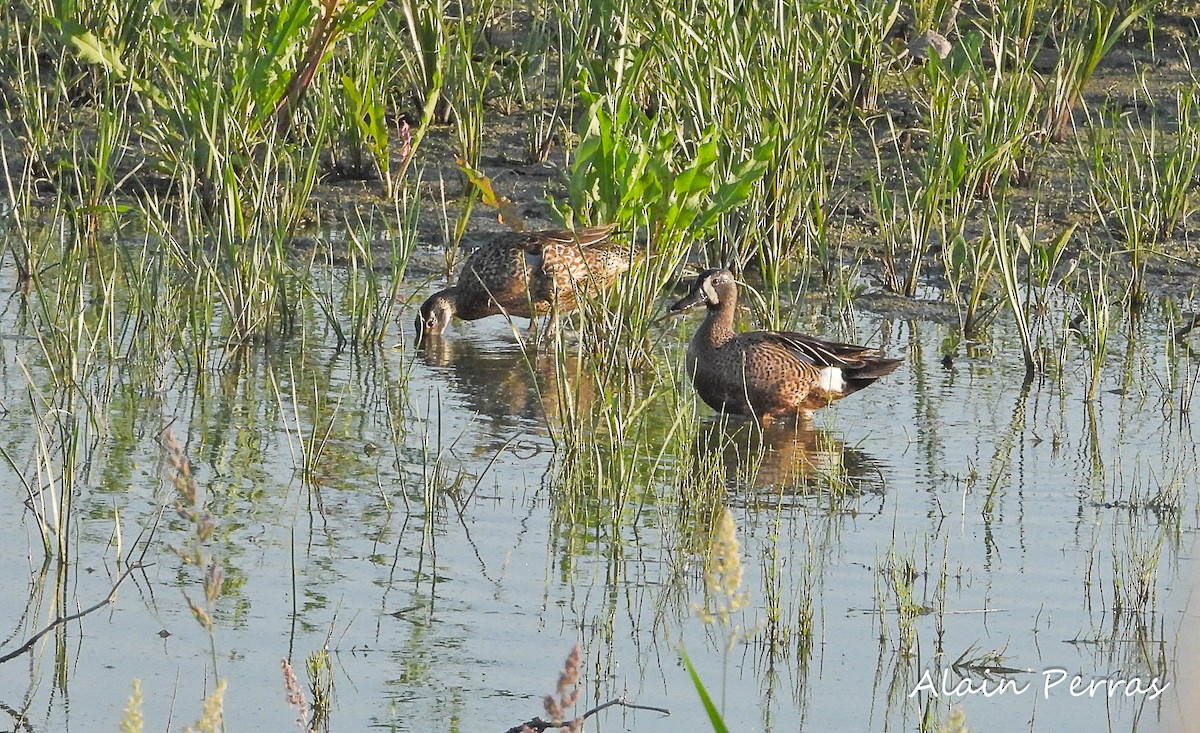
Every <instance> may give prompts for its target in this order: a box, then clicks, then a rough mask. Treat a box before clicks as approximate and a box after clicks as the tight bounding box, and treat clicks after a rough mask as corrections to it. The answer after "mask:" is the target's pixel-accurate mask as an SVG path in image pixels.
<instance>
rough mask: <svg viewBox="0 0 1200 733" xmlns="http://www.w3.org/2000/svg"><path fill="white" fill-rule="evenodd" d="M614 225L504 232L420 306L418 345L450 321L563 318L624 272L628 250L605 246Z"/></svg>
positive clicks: (617, 246) (627, 265) (628, 263)
mask: <svg viewBox="0 0 1200 733" xmlns="http://www.w3.org/2000/svg"><path fill="white" fill-rule="evenodd" d="M613 228H614V225H612V224H608V225H605V226H598V227H591V228H588V229H577V230H575V231H571V230H547V231H541V232H507V233H505V234H501V235H499V236H497V237H495V238H494V239H492V240H490V241H488V242H486V243H484V244H483V245H481V246H480V247H479V248H478V249H476V250H475V251H474V252H472V253H471V256H470V257H468V258H467V261H466V262H465V263H463V266H462V270H460V271H459V273H458V282H457V284H456V285H454V287H450V288H446V289H444V290H439V291H438V292H436V293H434V294H433V295H431V296H429V299H428V300H426V301H425V303H424V304H423V305H422V306H421V313H420V315H418V316H417V323H416V325H417V340H420V339H422V338H424V337H426V336H437V335H439V334H441V333H442V332H443V331H445V330H446V326H448V325H449V324H450V318H451V317H452V316H458V317H459V318H461V319H463V320H467V321H473V320H475V319H476V318H484V317H485V316H493V315H496V314H498V313H508V314H509V315H512V316H521V317H522V318H529V319H530V320H531V323H530V325H531V326H532V325H533V323H532V322H534V321H536V319H537V317H538V316H544V315H547V314H550V315H551V316H553V315H555V314H558V313H566V312H568V311H571V310H573V309H574V308H575V306H576V301H577V299H578V297H579V296H580V295H586V294H587V293H589V292H590V293H594V292H596V290H599V289H603V288H606V287H608V286H609V285H611V284H612V282H613V281H614V280H615V279H616V278H617V276H618V275H620V274H621V273H622V272H625V271H626V270H628V269H629V265H630V250H629V248H628V247H626V246H623V245H618V244H615V243H613V242H610V241H609V239H608V236H609V234H611V233H612V231H613Z"/></svg>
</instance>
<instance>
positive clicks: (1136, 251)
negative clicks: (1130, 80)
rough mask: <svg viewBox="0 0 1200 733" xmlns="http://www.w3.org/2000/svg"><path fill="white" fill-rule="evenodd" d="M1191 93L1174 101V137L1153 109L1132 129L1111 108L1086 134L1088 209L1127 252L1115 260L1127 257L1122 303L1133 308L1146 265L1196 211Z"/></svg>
mask: <svg viewBox="0 0 1200 733" xmlns="http://www.w3.org/2000/svg"><path fill="white" fill-rule="evenodd" d="M1196 94H1197V92H1196V86H1195V85H1194V84H1193V85H1192V86H1191V87H1189V88H1186V89H1184V90H1182V91H1180V92H1179V93H1178V94H1177V96H1176V107H1177V118H1176V119H1177V123H1176V124H1177V126H1176V132H1175V134H1174V135H1171V134H1169V133H1168V132H1166V131H1165V130H1163V129H1161V128H1160V124H1161V123H1160V122H1159V121H1158V118H1157V115H1156V114H1154V113H1153V109H1152V110H1151V114H1150V115H1149V120H1147V121H1142V120H1137V121H1136V122H1137V124H1135V120H1134V119H1133V117H1132V116H1131V115H1127V114H1124V113H1119V112H1117V111H1115V110H1113V109H1111V108H1109V109H1108V110H1106V111H1105V112H1104V113H1103V114H1102V115H1101V117H1102V120H1103V121H1102V123H1101V124H1098V125H1093V126H1091V127H1089V128H1088V130H1089V147H1088V148H1087V149H1086V150H1085V154H1087V155H1089V158H1090V160H1091V163H1092V165H1091V170H1090V172H1091V195H1092V205H1093V207H1094V208H1095V210H1096V212H1097V214H1098V215H1099V216H1100V217H1101V220H1102V221H1103V222H1104V223H1105V225H1106V226H1107V227H1108V228H1109V230H1110V231H1113V232H1114V234H1116V235H1117V236H1118V238H1119V240H1118V241H1121V242H1123V243H1124V245H1125V246H1124V248H1122V249H1117V250H1116V251H1115V252H1114V254H1119V255H1123V256H1124V257H1126V258H1128V261H1129V271H1130V274H1129V282H1128V285H1127V287H1126V291H1125V296H1124V300H1125V301H1126V302H1128V303H1129V304H1130V305H1131V306H1132V307H1134V308H1139V307H1141V306H1142V305H1144V304H1145V302H1146V298H1147V294H1146V282H1145V279H1146V266H1147V260H1148V259H1149V257H1150V256H1151V255H1152V254H1154V253H1155V250H1156V249H1157V248H1158V246H1159V245H1160V244H1161V243H1162V242H1163V241H1164V240H1165V239H1166V238H1168V237H1169V236H1170V235H1171V234H1172V232H1173V231H1174V229H1175V228H1176V226H1178V224H1179V223H1180V222H1181V221H1182V220H1183V219H1184V218H1185V217H1186V216H1187V215H1188V214H1190V213H1191V212H1192V211H1193V210H1194V204H1193V203H1192V199H1191V195H1192V190H1193V188H1194V181H1195V178H1196V174H1197V170H1200V122H1198V119H1197V118H1198V116H1200V112H1198V111H1197V100H1196Z"/></svg>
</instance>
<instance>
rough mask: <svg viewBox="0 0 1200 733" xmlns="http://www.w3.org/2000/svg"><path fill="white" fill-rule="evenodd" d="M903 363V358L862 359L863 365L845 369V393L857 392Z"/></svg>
mask: <svg viewBox="0 0 1200 733" xmlns="http://www.w3.org/2000/svg"><path fill="white" fill-rule="evenodd" d="M903 363H904V360H903V359H880V358H872V359H864V360H863V365H862V366H860V367H855V368H853V369H846V370H845V371H844V373H843V378H844V379H845V380H846V394H850V393H851V392H857V391H858V390H860V389H862V388H863V387H866V386H868V385H870V384H872V383H873V382H875V380H877V379H879V378H880V377H886V376H887V375H889V374H891V373H892V372H894V371H896V369H897V368H898V367H899V366H900V365H901V364H903Z"/></svg>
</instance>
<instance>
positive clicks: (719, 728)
mask: <svg viewBox="0 0 1200 733" xmlns="http://www.w3.org/2000/svg"><path fill="white" fill-rule="evenodd" d="M679 653H680V655H682V656H683V664H684V666H686V667H687V671H688V674H689V675H691V676H692V684H693V685H695V686H696V693H697V694H699V695H700V702H701V703H703V704H704V711H705V712H707V713H708V721H709V722H710V723H712V727H713V730H714V731H716V733H729V728H727V727H725V721H724V720H722V718H721V712H720V711H719V710H717V706H716V705H715V704H714V703H713V701H712V698H711V697H709V696H708V690H706V689H704V683H703V682H701V681H700V675H698V674H696V668H695V667H693V666H692V660H690V659H688V655H687V652H685V651H684V650H683V649H680V650H679Z"/></svg>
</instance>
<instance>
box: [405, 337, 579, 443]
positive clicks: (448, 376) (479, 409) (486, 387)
mask: <svg viewBox="0 0 1200 733" xmlns="http://www.w3.org/2000/svg"><path fill="white" fill-rule="evenodd" d="M418 353H419V354H420V358H421V360H422V361H423V362H424V363H425V365H426V366H429V367H431V368H433V369H435V370H437V371H438V372H439V376H438V378H439V380H440V379H443V378H444V379H445V381H446V382H447V383H448V384H449V385H450V386H451V388H452V389H453V390H454V393H455V395H456V396H457V398H458V401H459V402H460V404H462V405H463V407H464V409H466V410H468V411H470V412H473V413H476V414H479V415H483V416H487V417H490V418H492V419H493V420H495V421H496V422H499V423H502V424H503V423H508V422H525V423H530V422H532V423H537V424H539V425H545V424H546V422H547V421H550V422H551V423H552V424H561V423H562V422H563V420H564V419H565V418H566V417H567V416H570V415H574V414H579V413H580V412H581V411H584V410H587V409H588V407H589V405H591V404H592V403H593V402H594V400H595V397H596V389H595V383H594V382H593V381H592V379H591V378H590V377H589V376H588V374H587V370H586V369H584V368H583V364H582V362H581V360H580V358H579V357H578V356H577V355H573V356H568V357H567V358H566V359H564V360H562V361H561V362H560V361H557V360H556V359H555V358H554V355H553V354H544V353H539V352H534V351H532V350H529V351H522V348H521V346H520V345H519V344H515V343H513V342H512V341H503V340H502V341H499V342H496V341H492V340H487V341H475V340H472V339H465V338H462V339H455V338H438V339H426V340H425V341H423V342H422V343H421V344H420V345H419V346H418ZM442 375H445V376H444V377H443V376H442Z"/></svg>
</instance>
